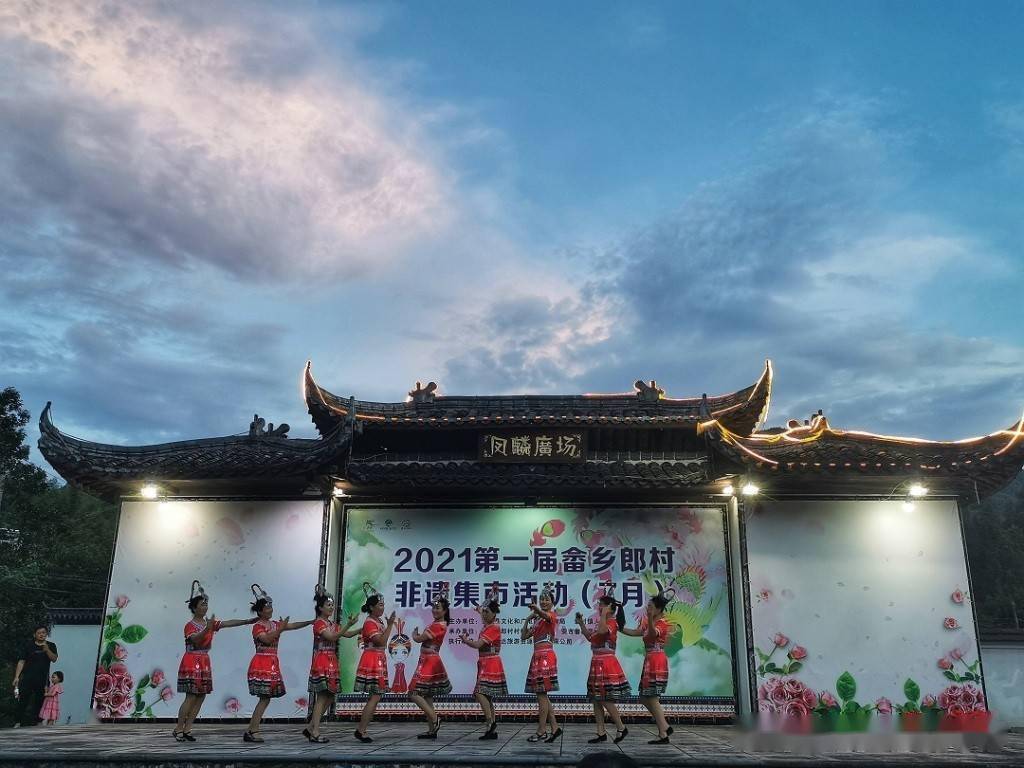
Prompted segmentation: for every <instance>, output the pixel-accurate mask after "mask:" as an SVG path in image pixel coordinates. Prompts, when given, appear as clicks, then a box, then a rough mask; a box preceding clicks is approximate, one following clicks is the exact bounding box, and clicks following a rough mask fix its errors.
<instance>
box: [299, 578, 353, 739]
mask: <svg viewBox="0 0 1024 768" xmlns="http://www.w3.org/2000/svg"><path fill="white" fill-rule="evenodd" d="M313 605H314V606H315V608H316V619H315V620H314V621H313V660H312V661H311V662H310V665H309V692H310V693H311V694H313V696H315V697H316V699H315V700H314V702H313V712H312V713H311V714H310V717H309V725H308V726H306V727H305V728H303V729H302V735H303V736H305V737H306V738H307V739H309V740H310V741H313V742H316V743H317V744H326V743H327V742H328V741H330V739H328V738H327V737H325V736H321V735H320V720H321V719H322V718H323V716H324V713H325V712H326V711H327V708H328V707H330V706H331V702H333V701H334V697H335V696H337V694H338V689H339V684H338V681H339V674H338V638H339V637H341V636H342V634H344V631H345V630H346V629H348V628H349V627H351V626H352V625H353V624H355V623H356V617H355V616H349V617H348V624H346V625H345V629H342V628H341V626H340V625H339V624H338V623H337V622H335V621H334V619H332V618H331V617H332V616H333V615H334V596H333V595H331V593H330V592H328V591H326V590H325V589H324V585H323V584H317V585H316V589H315V590H314V592H313Z"/></svg>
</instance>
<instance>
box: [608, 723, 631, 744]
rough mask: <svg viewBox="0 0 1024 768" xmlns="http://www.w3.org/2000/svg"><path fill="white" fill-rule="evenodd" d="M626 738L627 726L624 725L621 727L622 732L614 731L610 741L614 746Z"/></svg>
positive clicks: (627, 733) (627, 734)
mask: <svg viewBox="0 0 1024 768" xmlns="http://www.w3.org/2000/svg"><path fill="white" fill-rule="evenodd" d="M627 736H629V726H627V725H624V726H622V730H621V731H616V732H615V738H614V739H612V741H614V742H615V743H616V744H618V743H619V742H620V741H622V740H623V739H624V738H626V737H627Z"/></svg>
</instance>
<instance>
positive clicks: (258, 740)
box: [242, 731, 263, 744]
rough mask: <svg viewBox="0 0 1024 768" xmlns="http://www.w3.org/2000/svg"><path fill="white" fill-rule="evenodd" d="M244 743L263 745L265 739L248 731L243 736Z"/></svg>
mask: <svg viewBox="0 0 1024 768" xmlns="http://www.w3.org/2000/svg"><path fill="white" fill-rule="evenodd" d="M242 741H248V742H250V743H252V744H262V743H263V737H262V736H257V735H256V734H255V733H253V732H252V731H246V732H245V733H243V734H242Z"/></svg>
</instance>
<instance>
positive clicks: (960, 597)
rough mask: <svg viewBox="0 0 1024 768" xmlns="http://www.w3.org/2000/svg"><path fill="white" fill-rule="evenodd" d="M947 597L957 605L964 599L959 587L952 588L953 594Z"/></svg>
mask: <svg viewBox="0 0 1024 768" xmlns="http://www.w3.org/2000/svg"><path fill="white" fill-rule="evenodd" d="M949 599H950V600H952V601H953V602H954V603H956V604H957V605H960V604H961V603H962V602H963V601H964V593H963V592H962V591H961V590H959V589H954V590H953V594H951V595H950V596H949Z"/></svg>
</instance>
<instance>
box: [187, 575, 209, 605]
mask: <svg viewBox="0 0 1024 768" xmlns="http://www.w3.org/2000/svg"><path fill="white" fill-rule="evenodd" d="M197 597H206V590H204V589H203V585H202V584H200V583H199V579H193V580H192V589H191V590H190V591H189V594H188V600H186V601H185V602H186V603H191V602H192V601H193V600H195V599H196V598H197ZM207 599H208V598H207Z"/></svg>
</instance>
